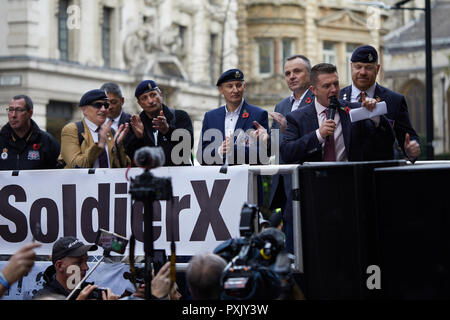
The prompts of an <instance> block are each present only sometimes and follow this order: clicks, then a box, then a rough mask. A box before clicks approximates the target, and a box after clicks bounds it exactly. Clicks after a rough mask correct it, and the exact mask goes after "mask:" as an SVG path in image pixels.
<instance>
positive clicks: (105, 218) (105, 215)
mask: <svg viewBox="0 0 450 320" xmlns="http://www.w3.org/2000/svg"><path fill="white" fill-rule="evenodd" d="M109 194H110V192H109V183H99V185H98V200H97V199H95V198H94V197H88V198H86V200H84V202H83V205H82V206H81V233H82V235H83V237H84V239H85V240H86V241H87V242H89V243H94V242H95V239H96V237H97V231H98V230H94V229H93V223H92V222H93V221H92V220H93V214H92V211H93V210H94V209H97V214H98V227H99V228H101V229H105V230H108V229H109Z"/></svg>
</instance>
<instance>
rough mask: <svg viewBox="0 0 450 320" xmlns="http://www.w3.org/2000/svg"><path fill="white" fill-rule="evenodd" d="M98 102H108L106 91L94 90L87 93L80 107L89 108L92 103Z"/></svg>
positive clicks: (82, 98)
mask: <svg viewBox="0 0 450 320" xmlns="http://www.w3.org/2000/svg"><path fill="white" fill-rule="evenodd" d="M96 100H108V97H107V96H106V93H105V91H103V90H100V89H94V90H91V91H88V92H86V93H85V94H83V96H82V97H81V100H80V104H79V105H78V106H79V107H82V106H89V105H91V104H92V102H94V101H96Z"/></svg>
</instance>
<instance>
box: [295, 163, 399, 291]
mask: <svg viewBox="0 0 450 320" xmlns="http://www.w3.org/2000/svg"><path fill="white" fill-rule="evenodd" d="M405 164H406V162H405V161H374V162H348V163H305V164H304V165H303V166H301V167H300V168H299V184H300V217H301V220H300V221H301V232H302V243H301V244H298V245H301V246H302V251H303V265H304V274H303V277H301V278H302V285H301V287H302V290H303V291H304V294H305V297H306V299H313V300H314V299H369V298H376V297H377V294H378V293H377V292H374V291H373V290H369V289H368V288H367V285H366V281H367V279H368V277H369V274H368V273H367V268H368V267H369V266H370V265H376V264H378V263H379V252H378V250H377V244H376V239H377V229H376V219H375V205H374V169H375V168H382V167H398V166H403V165H405ZM294 232H295V230H294Z"/></svg>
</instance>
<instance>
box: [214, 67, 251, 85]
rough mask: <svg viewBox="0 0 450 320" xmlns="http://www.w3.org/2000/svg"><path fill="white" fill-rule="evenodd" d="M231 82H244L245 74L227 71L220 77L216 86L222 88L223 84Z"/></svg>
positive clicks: (231, 70) (233, 70) (237, 71)
mask: <svg viewBox="0 0 450 320" xmlns="http://www.w3.org/2000/svg"><path fill="white" fill-rule="evenodd" d="M229 81H244V73H243V72H242V71H241V70H239V69H230V70H227V71H225V72H224V73H222V74H221V75H220V77H219V80H217V84H216V86H220V85H221V84H222V83H224V82H229Z"/></svg>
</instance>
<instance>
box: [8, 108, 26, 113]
mask: <svg viewBox="0 0 450 320" xmlns="http://www.w3.org/2000/svg"><path fill="white" fill-rule="evenodd" d="M6 111H8V112H9V113H13V112H14V111H15V112H17V113H22V112H25V111H27V109H25V108H6Z"/></svg>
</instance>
